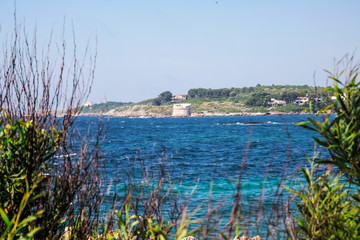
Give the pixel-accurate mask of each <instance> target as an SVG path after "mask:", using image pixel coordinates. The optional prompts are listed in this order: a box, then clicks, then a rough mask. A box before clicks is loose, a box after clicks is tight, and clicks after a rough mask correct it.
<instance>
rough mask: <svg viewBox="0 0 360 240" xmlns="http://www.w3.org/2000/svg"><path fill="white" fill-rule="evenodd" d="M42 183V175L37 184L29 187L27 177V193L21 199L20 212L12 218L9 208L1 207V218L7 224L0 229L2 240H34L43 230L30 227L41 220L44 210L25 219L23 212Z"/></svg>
mask: <svg viewBox="0 0 360 240" xmlns="http://www.w3.org/2000/svg"><path fill="white" fill-rule="evenodd" d="M41 181H42V177H41V174H39V176H37V179H36V180H35V182H33V183H32V186H29V183H28V180H27V177H26V176H25V183H26V192H25V193H24V196H23V198H22V199H21V202H20V205H19V208H18V211H17V212H16V213H15V215H14V216H13V217H12V218H11V217H9V215H8V214H7V212H8V210H7V208H5V210H4V209H3V208H2V207H0V216H1V218H2V219H3V221H4V223H5V225H4V226H2V227H0V230H1V236H0V239H8V240H10V239H34V235H35V234H36V233H37V232H38V231H39V230H40V229H41V227H31V226H28V225H29V223H32V222H33V221H34V220H36V219H38V218H40V217H41V216H42V215H43V213H44V210H39V211H37V212H36V213H35V215H30V216H29V215H25V217H23V211H24V210H25V209H26V207H27V204H28V202H29V201H30V200H31V198H32V199H34V196H32V195H33V192H34V190H36V189H37V185H38V184H39V183H40V182H41ZM35 197H36V196H35ZM10 219H11V220H10ZM1 225H3V224H1ZM26 227H28V228H26Z"/></svg>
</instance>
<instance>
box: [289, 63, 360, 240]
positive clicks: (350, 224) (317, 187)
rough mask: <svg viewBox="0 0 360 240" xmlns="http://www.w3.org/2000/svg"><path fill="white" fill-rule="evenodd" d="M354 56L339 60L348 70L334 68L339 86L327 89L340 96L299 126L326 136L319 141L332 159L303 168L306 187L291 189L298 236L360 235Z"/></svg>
mask: <svg viewBox="0 0 360 240" xmlns="http://www.w3.org/2000/svg"><path fill="white" fill-rule="evenodd" d="M352 60H353V59H352V58H351V59H345V61H340V62H339V65H340V64H341V66H344V65H345V68H344V70H341V71H340V72H338V73H334V74H330V72H329V74H330V79H332V80H333V81H334V85H333V87H329V88H327V89H326V91H328V92H329V93H330V95H334V96H335V97H336V99H335V100H334V101H333V102H332V104H330V105H329V106H328V107H326V108H325V109H323V110H322V111H320V114H319V115H318V116H316V117H314V118H309V121H308V122H305V123H301V124H299V125H300V126H302V127H304V128H307V129H310V130H312V131H315V132H316V133H318V134H319V135H320V136H321V137H314V139H315V141H316V143H317V144H318V145H320V146H321V147H324V148H326V149H327V151H328V153H329V155H328V156H329V158H325V159H324V158H315V162H316V163H314V162H313V161H310V163H311V167H310V169H308V168H302V173H303V177H304V179H305V183H301V186H302V187H303V189H302V190H291V192H292V193H293V194H294V195H295V196H296V197H297V200H296V207H297V214H295V215H293V216H294V217H295V224H294V225H292V226H291V227H290V226H289V225H288V236H289V237H290V238H292V239H324V240H325V239H358V238H359V237H360V209H359V203H360V201H359V194H360V191H359V187H360V118H359V116H360V87H359V86H360V83H359V82H357V77H358V75H359V65H358V64H355V65H352V63H353V62H352ZM329 112H332V113H335V114H336V115H335V116H333V115H330V114H329ZM324 166H325V167H326V168H327V169H328V170H327V171H325V173H324V170H321V169H320V171H319V172H318V173H317V174H315V170H316V169H318V168H319V167H324ZM332 168H333V169H332ZM289 229H291V230H289Z"/></svg>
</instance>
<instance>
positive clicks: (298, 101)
mask: <svg viewBox="0 0 360 240" xmlns="http://www.w3.org/2000/svg"><path fill="white" fill-rule="evenodd" d="M306 102H309V98H308V97H297V98H296V99H295V101H294V103H296V104H299V105H303V104H304V103H306Z"/></svg>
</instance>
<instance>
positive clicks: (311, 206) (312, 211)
mask: <svg viewBox="0 0 360 240" xmlns="http://www.w3.org/2000/svg"><path fill="white" fill-rule="evenodd" d="M309 162H310V164H311V167H310V169H309V168H307V167H305V168H301V170H302V173H303V176H304V179H305V183H303V182H302V181H300V186H299V187H300V188H299V190H292V189H288V190H289V191H290V192H292V193H293V194H294V195H295V196H296V197H297V198H298V199H300V201H297V202H296V207H297V214H296V216H295V219H296V224H297V228H298V229H297V230H296V232H295V233H293V235H295V238H296V239H319V240H320V239H324V240H327V239H356V238H357V237H358V236H359V235H360V209H359V208H358V204H357V203H356V202H355V201H353V199H352V198H351V196H350V195H349V192H350V191H351V189H349V184H348V183H346V182H345V183H343V182H342V180H341V178H342V175H341V174H337V175H334V174H333V172H332V171H327V172H326V173H324V174H320V176H316V170H317V168H318V165H316V164H314V162H313V161H311V160H310V159H309Z"/></svg>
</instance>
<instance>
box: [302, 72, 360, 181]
mask: <svg viewBox="0 0 360 240" xmlns="http://www.w3.org/2000/svg"><path fill="white" fill-rule="evenodd" d="M358 74H359V66H358V65H355V66H354V67H351V68H350V69H349V70H348V71H345V70H344V71H341V72H340V73H338V74H331V75H330V78H331V79H332V80H334V85H333V87H329V88H327V89H326V91H328V92H331V93H333V95H334V96H335V97H336V100H335V101H334V102H333V103H332V104H331V105H329V106H328V107H326V108H325V109H323V110H322V111H320V114H324V113H326V112H327V111H328V110H333V111H334V113H335V114H336V115H335V117H332V116H331V115H329V114H327V115H326V116H325V117H324V118H323V119H322V120H321V116H319V117H314V118H309V119H308V120H309V121H308V122H305V123H302V124H300V125H301V126H303V127H304V128H307V129H310V130H312V131H315V132H317V133H319V134H320V135H321V137H322V138H318V137H314V139H315V141H316V142H317V143H318V144H319V145H320V146H323V147H326V148H327V149H328V150H329V153H330V156H331V158H330V159H319V160H318V163H322V164H333V165H335V166H337V167H338V168H339V169H340V170H341V171H343V172H344V173H345V177H347V179H348V180H349V181H351V182H352V183H355V184H357V185H358V186H360V119H359V117H360V88H359V85H360V83H359V82H356V81H357V77H358ZM343 75H345V76H344V77H345V80H344V82H342V81H341V79H340V78H341V77H342V76H343Z"/></svg>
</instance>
